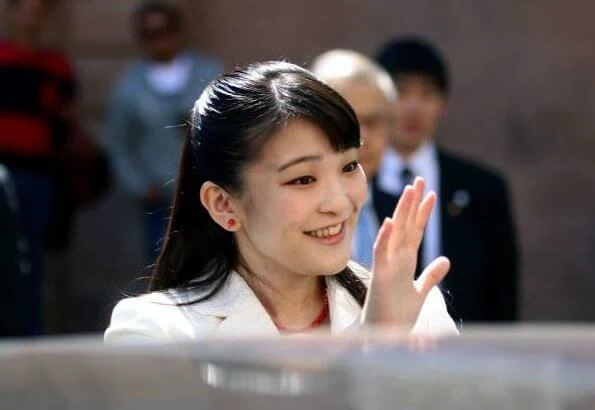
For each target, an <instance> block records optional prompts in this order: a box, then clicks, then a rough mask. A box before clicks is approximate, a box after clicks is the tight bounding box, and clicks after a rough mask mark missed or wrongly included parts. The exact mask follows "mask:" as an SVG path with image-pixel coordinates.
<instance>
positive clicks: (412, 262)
mask: <svg viewBox="0 0 595 410" xmlns="http://www.w3.org/2000/svg"><path fill="white" fill-rule="evenodd" d="M424 188H425V182H424V180H423V179H422V178H416V179H415V182H414V183H413V186H410V185H408V186H407V187H406V188H405V189H404V191H403V194H402V195H401V199H400V200H399V202H398V204H397V207H396V208H395V212H394V214H393V217H392V218H386V219H385V220H384V222H383V223H382V226H381V227H380V231H379V232H378V236H377V237H376V243H375V244H374V263H373V267H372V282H371V284H370V288H369V290H368V295H367V298H366V302H365V305H364V311H363V315H362V321H363V323H364V324H375V325H387V326H396V327H399V328H402V329H403V330H410V329H411V328H412V327H413V325H414V324H415V321H416V320H417V317H418V315H419V312H420V310H421V307H422V305H423V303H424V301H425V299H426V296H427V295H428V293H429V292H430V290H431V289H432V288H433V287H434V286H436V285H437V284H438V283H439V282H440V281H441V280H442V279H443V278H444V277H445V276H446V274H447V272H448V270H449V268H450V262H449V260H448V259H447V258H445V257H439V258H437V259H436V260H434V261H433V262H432V263H431V264H430V265H429V266H428V267H427V268H426V269H424V271H423V272H422V274H421V275H420V277H419V278H418V279H417V280H415V278H414V277H415V268H416V264H417V252H418V250H419V247H420V245H421V240H422V237H423V233H424V230H425V228H426V225H427V223H428V219H429V218H430V214H431V212H432V208H433V207H434V204H435V203H436V194H434V193H433V192H431V193H429V194H427V195H426V196H425V197H424Z"/></svg>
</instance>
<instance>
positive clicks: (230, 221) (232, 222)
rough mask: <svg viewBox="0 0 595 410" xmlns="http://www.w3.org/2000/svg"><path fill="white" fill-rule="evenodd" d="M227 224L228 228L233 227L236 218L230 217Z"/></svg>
mask: <svg viewBox="0 0 595 410" xmlns="http://www.w3.org/2000/svg"><path fill="white" fill-rule="evenodd" d="M227 226H228V227H230V228H233V227H234V226H236V220H235V219H233V218H230V220H229V221H227Z"/></svg>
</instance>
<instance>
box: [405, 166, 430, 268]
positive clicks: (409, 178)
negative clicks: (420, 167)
mask: <svg viewBox="0 0 595 410" xmlns="http://www.w3.org/2000/svg"><path fill="white" fill-rule="evenodd" d="M399 175H400V177H401V186H402V187H403V188H402V189H401V194H402V193H403V190H404V189H405V186H407V185H413V181H414V179H415V174H414V173H413V171H412V170H411V168H409V167H408V166H407V165H405V166H404V167H403V168H402V169H401V172H400V174H399ZM401 194H399V198H400V197H401ZM423 250H424V243H423V239H422V242H421V244H420V246H419V251H418V252H417V267H416V268H415V278H416V279H417V277H418V276H419V275H420V274H421V272H422V271H423V269H424V268H425V266H423V260H424V258H423Z"/></svg>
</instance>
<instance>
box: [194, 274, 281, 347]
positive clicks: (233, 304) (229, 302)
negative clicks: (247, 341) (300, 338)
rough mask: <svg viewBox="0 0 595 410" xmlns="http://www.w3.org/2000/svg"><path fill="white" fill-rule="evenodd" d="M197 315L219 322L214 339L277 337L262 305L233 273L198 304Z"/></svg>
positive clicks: (276, 331) (273, 325)
mask: <svg viewBox="0 0 595 410" xmlns="http://www.w3.org/2000/svg"><path fill="white" fill-rule="evenodd" d="M200 315H207V316H216V317H219V318H221V320H222V321H221V323H220V324H219V326H217V328H216V330H215V335H216V336H263V335H264V336H269V335H270V336H275V335H279V331H278V330H277V327H276V326H275V324H274V323H273V321H272V319H271V317H270V316H269V314H268V313H267V311H266V309H265V308H264V306H263V305H262V303H260V301H259V300H258V298H257V297H256V295H255V294H254V292H253V291H252V289H251V288H250V286H248V284H247V283H246V281H245V280H244V279H243V278H242V277H241V276H240V275H239V274H238V273H237V272H235V271H234V272H232V273H231V275H230V277H229V280H228V281H227V283H226V284H225V285H224V286H223V288H222V289H221V290H220V291H219V292H218V293H217V294H215V295H214V296H213V297H212V298H211V299H209V300H206V301H204V302H202V303H201V304H200Z"/></svg>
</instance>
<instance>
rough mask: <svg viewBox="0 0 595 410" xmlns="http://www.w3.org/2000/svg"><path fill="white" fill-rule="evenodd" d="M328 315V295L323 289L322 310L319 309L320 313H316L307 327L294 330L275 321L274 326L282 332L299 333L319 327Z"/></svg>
mask: <svg viewBox="0 0 595 410" xmlns="http://www.w3.org/2000/svg"><path fill="white" fill-rule="evenodd" d="M328 315H329V306H328V296H327V294H326V291H325V292H324V302H323V303H322V310H321V311H320V313H319V314H318V316H317V317H316V319H314V321H313V322H312V323H310V325H309V326H308V327H306V328H304V329H298V330H296V329H288V328H286V327H285V326H283V325H278V324H276V323H275V326H277V329H279V331H281V332H284V333H301V332H305V331H308V330H313V329H316V328H318V327H320V325H322V324H323V323H324V322H326V320H327V319H328Z"/></svg>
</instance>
